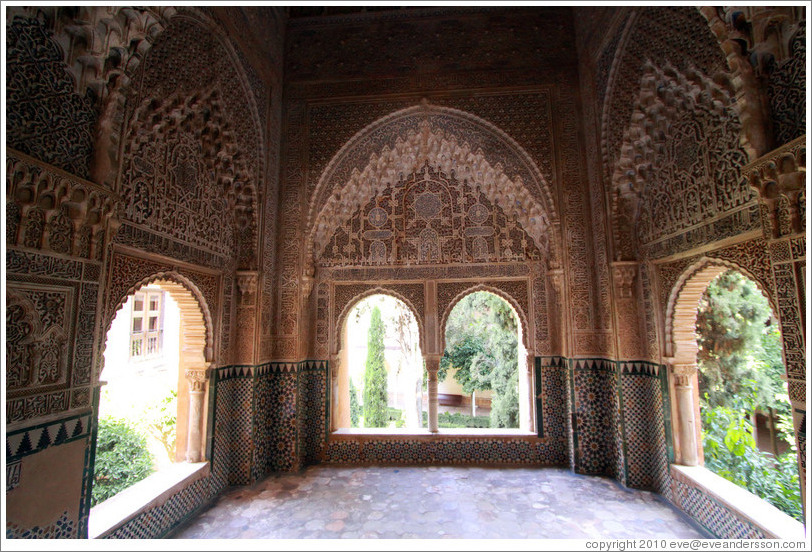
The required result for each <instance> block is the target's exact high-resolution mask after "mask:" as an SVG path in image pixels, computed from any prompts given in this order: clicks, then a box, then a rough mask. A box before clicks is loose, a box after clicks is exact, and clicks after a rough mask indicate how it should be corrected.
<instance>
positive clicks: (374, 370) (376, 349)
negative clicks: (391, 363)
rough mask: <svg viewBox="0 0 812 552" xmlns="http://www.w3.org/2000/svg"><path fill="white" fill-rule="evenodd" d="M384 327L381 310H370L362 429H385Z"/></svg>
mask: <svg viewBox="0 0 812 552" xmlns="http://www.w3.org/2000/svg"><path fill="white" fill-rule="evenodd" d="M383 336H384V325H383V321H382V320H381V309H380V308H379V307H378V306H377V305H376V306H375V307H374V308H373V309H372V316H371V319H370V323H369V334H368V339H367V362H366V370H365V372H364V427H386V426H387V423H388V415H387V412H386V406H387V402H388V396H387V395H388V393H387V389H386V365H385V364H384V356H383V353H384V345H383Z"/></svg>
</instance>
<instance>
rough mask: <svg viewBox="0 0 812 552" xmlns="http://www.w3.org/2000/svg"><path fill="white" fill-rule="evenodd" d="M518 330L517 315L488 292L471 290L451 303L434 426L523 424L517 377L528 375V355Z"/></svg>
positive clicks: (498, 298)
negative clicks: (456, 301) (455, 302)
mask: <svg viewBox="0 0 812 552" xmlns="http://www.w3.org/2000/svg"><path fill="white" fill-rule="evenodd" d="M520 332H521V325H520V323H519V318H518V316H517V315H516V312H515V311H514V310H513V308H512V307H511V306H510V305H509V304H508V303H507V302H506V301H505V300H504V299H502V298H501V297H499V296H497V295H495V294H493V293H490V292H487V291H476V292H473V293H470V294H468V295H466V296H465V297H463V298H462V299H461V300H460V301H459V302H458V303H457V304H456V305H454V308H453V309H452V311H451V313H450V314H449V316H448V321H447V322H446V328H445V352H444V353H443V356H442V358H441V360H440V369H439V371H438V374H437V379H438V382H439V384H438V399H439V414H438V426H439V427H441V428H443V427H446V428H472V429H475V428H519V427H520V426H524V425H526V423H525V418H526V414H527V413H526V412H525V410H526V408H525V407H526V404H525V403H526V402H527V401H526V400H521V399H522V395H524V393H522V391H521V388H522V387H524V386H520V378H522V377H524V378H526V377H527V373H528V372H527V370H526V367H524V363H525V362H526V356H527V355H526V354H525V353H524V347H522V340H521V335H520ZM520 367H521V368H524V369H520ZM522 383H527V382H522ZM528 389H529V387H528ZM523 429H529V428H523Z"/></svg>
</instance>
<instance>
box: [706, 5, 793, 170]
mask: <svg viewBox="0 0 812 552" xmlns="http://www.w3.org/2000/svg"><path fill="white" fill-rule="evenodd" d="M699 11H700V13H701V14H702V15H703V16H704V17H705V19H706V20H707V21H708V26H709V27H710V29H711V31H712V32H713V34H714V35H715V36H716V38H717V40H718V41H719V45H720V47H721V48H722V51H723V52H724V53H725V56H726V58H727V64H728V67H729V68H730V71H731V75H730V81H731V83H732V85H733V87H734V90H735V97H736V102H735V104H734V106H735V109H736V110H737V112H738V114H739V118H740V119H741V122H742V146H744V148H745V149H746V150H747V152H748V153H749V154H750V158H751V159H756V158H758V157H761V156H762V155H765V154H766V153H767V152H769V151H770V150H771V149H772V148H773V147H774V146H775V145H780V143H781V142H778V144H776V143H774V140H773V135H772V133H773V129H772V124H771V123H772V121H771V120H770V119H771V114H770V98H768V95H767V83H768V81H769V80H770V74H771V73H772V72H773V71H775V70H776V68H778V67H779V66H780V65H782V64H784V62H786V61H791V58H792V57H793V54H794V52H793V48H792V42H793V39H794V38H795V37H796V35H797V34H798V31H799V27H800V28H801V31H803V29H802V27H804V26H805V24H806V20H805V17H804V13H803V11H804V8H803V7H801V6H724V7H716V6H702V7H700V8H699ZM801 86H803V85H801ZM779 134H780V133H779ZM779 138H780V137H779Z"/></svg>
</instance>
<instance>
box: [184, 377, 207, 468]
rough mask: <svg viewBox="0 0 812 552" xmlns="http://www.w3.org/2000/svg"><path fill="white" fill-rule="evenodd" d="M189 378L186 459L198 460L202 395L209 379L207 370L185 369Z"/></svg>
mask: <svg viewBox="0 0 812 552" xmlns="http://www.w3.org/2000/svg"><path fill="white" fill-rule="evenodd" d="M186 379H187V380H189V428H188V433H187V439H186V461H187V462H200V460H201V452H200V450H201V448H202V444H203V443H202V435H203V433H202V430H201V425H202V421H203V397H204V396H205V395H206V386H207V385H208V381H209V371H208V370H206V369H205V368H204V369H190V370H186Z"/></svg>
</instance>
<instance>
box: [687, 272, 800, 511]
mask: <svg viewBox="0 0 812 552" xmlns="http://www.w3.org/2000/svg"><path fill="white" fill-rule="evenodd" d="M777 326H778V325H777V324H776V323H775V320H774V319H773V317H772V311H771V309H770V305H769V303H768V302H767V299H765V298H764V296H763V295H762V294H761V293H760V291H759V290H758V288H757V287H756V284H755V283H754V282H753V281H751V280H749V279H748V278H746V277H744V276H743V275H742V274H740V273H738V272H735V271H728V272H725V273H723V274H721V275H720V276H718V277H717V278H715V279H714V280H713V281H712V282H711V283H710V284H709V285H708V288H707V290H706V291H705V294H704V295H703V296H702V298H701V300H700V303H699V310H698V313H697V324H696V332H697V344H698V346H699V351H698V354H697V362H698V365H699V385H700V392H701V395H702V397H703V398H702V400H701V412H702V444H703V448H704V451H705V467H707V468H708V469H709V470H711V471H713V472H715V473H716V474H718V475H720V476H722V477H724V478H725V479H727V480H729V481H732V482H733V483H736V484H737V485H739V486H740V487H743V488H745V489H747V490H748V491H750V492H752V493H753V494H755V495H756V496H759V497H761V498H763V499H764V500H766V501H767V502H770V503H771V504H773V505H774V506H776V507H777V508H779V509H781V510H783V511H784V512H785V513H787V514H788V515H790V516H793V517H795V518H796V519H798V520H799V521H803V508H802V504H801V494H800V484H799V478H798V470H797V464H796V454H797V449H796V447H795V439H794V437H793V435H792V421H791V420H792V414H791V409H790V404H789V397H788V396H787V391H786V384H785V383H784V381H783V380H782V377H781V376H782V375H783V374H784V365H783V362H782V359H781V335H780V333H779V331H778V327H777ZM767 408H774V409H775V410H776V412H777V415H778V418H779V420H780V423H779V428H780V432H779V435H780V436H781V438H782V439H783V440H785V441H786V442H787V443H789V444H790V450H789V451H788V452H786V453H784V454H781V455H778V456H775V455H773V454H770V453H767V452H763V451H760V450H759V449H758V448H757V446H756V440H755V438H754V432H753V425H752V422H751V416H752V414H753V412H755V411H756V410H757V409H761V410H764V409H767Z"/></svg>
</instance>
